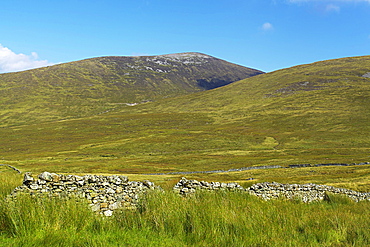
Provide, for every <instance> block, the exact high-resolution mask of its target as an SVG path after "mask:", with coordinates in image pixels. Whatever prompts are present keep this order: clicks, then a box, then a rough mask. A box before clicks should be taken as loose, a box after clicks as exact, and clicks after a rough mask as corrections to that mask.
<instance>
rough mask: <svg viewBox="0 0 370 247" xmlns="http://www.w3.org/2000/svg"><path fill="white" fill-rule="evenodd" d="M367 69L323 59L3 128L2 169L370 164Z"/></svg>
mask: <svg viewBox="0 0 370 247" xmlns="http://www.w3.org/2000/svg"><path fill="white" fill-rule="evenodd" d="M369 72H370V56H365V57H353V58H343V59H337V60H329V61H322V62H317V63H313V64H307V65H301V66H296V67H293V68H288V69H283V70H279V71H275V72H272V73H267V74H262V75H258V76H255V77H252V78H248V79H245V80H242V81H239V82H235V83H232V84H230V85H227V86H224V87H221V88H217V89H215V90H209V91H205V92H199V93H195V94H190V95H186V96H181V97H176V98H168V99H162V100H158V101H156V102H150V103H147V104H140V105H136V106H133V107H125V108H121V110H120V111H116V112H110V113H106V114H102V115H96V116H92V117H88V118H80V119H75V120H66V121H59V122H45V123H40V124H37V125H28V126H19V127H11V128H2V129H0V131H1V133H0V134H1V136H2V137H3V138H2V139H1V143H0V144H1V145H0V153H1V154H2V158H3V163H8V164H13V165H15V166H17V167H20V168H21V169H27V170H34V171H43V170H49V171H55V172H64V171H68V172H104V173H149V172H172V171H200V170H215V169H229V168H238V167H246V166H253V165H275V164H278V165H288V164H302V163H311V164H317V163H330V162H334V163H352V162H363V161H369V159H370V157H369V155H368V154H369V151H370V141H369V138H368V135H369V133H370V127H369V124H368V123H369V122H370V112H369V111H370V108H369V105H370V97H369V96H370V95H369V93H370V78H369V77H368V73H369ZM314 175H315V174H314V173H310V176H314ZM321 175H322V174H321ZM305 176H306V175H305ZM307 176H308V175H307Z"/></svg>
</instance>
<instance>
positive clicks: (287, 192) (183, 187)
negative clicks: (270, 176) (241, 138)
mask: <svg viewBox="0 0 370 247" xmlns="http://www.w3.org/2000/svg"><path fill="white" fill-rule="evenodd" d="M174 190H175V191H177V192H178V193H179V194H181V195H188V194H191V193H194V192H195V191H196V190H234V191H235V190H236V191H243V192H246V193H249V194H251V195H255V196H258V197H260V198H262V199H265V200H269V199H275V198H284V199H299V200H302V201H303V202H313V201H321V200H324V199H325V197H326V196H327V192H330V193H334V194H341V195H345V196H347V197H349V198H350V199H352V200H354V201H356V202H359V201H363V200H368V201H370V193H362V192H357V191H353V190H348V189H343V188H336V187H333V186H327V185H317V184H280V183H276V182H272V183H268V182H265V183H257V184H254V185H252V186H251V187H249V188H246V189H244V188H243V187H242V186H240V185H239V184H237V183H219V182H204V181H201V182H199V181H197V180H188V179H186V178H182V179H181V180H180V181H179V182H178V183H177V184H176V185H175V186H174Z"/></svg>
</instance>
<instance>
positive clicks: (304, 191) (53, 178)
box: [11, 172, 370, 216]
mask: <svg viewBox="0 0 370 247" xmlns="http://www.w3.org/2000/svg"><path fill="white" fill-rule="evenodd" d="M154 189H161V188H160V187H157V186H155V185H154V183H152V182H150V181H147V180H145V181H143V182H135V181H129V180H128V178H127V177H126V176H118V175H112V176H101V175H84V176H77V175H64V174H56V173H49V172H43V173H41V174H39V175H38V176H37V177H36V178H35V177H33V176H32V174H31V173H25V174H24V180H23V184H22V185H21V186H19V187H17V188H15V189H14V191H13V192H12V194H11V196H12V197H16V196H17V195H18V194H19V193H28V194H30V195H34V196H38V195H47V196H56V197H79V198H84V199H86V200H87V201H88V202H89V205H90V207H91V209H92V210H93V211H96V212H98V213H100V214H102V215H105V216H111V215H112V214H113V211H114V210H115V209H120V208H122V209H136V208H137V205H138V202H139V198H140V196H142V195H143V193H145V192H147V191H148V190H154ZM173 190H174V191H175V192H177V193H179V194H180V195H182V196H186V195H189V194H192V193H195V192H196V191H197V190H207V191H214V190H228V191H239V192H242V193H249V194H251V195H255V196H258V197H260V198H262V199H265V200H269V199H274V198H285V199H299V200H302V201H303V202H313V201H321V200H324V199H325V198H326V196H327V192H330V193H334V194H341V195H346V196H347V197H349V198H350V199H352V200H354V201H356V202H359V201H363V200H368V201H370V193H362V192H357V191H353V190H348V189H342V188H336V187H333V186H327V185H317V184H303V185H301V184H280V183H275V182H272V183H268V182H265V183H257V184H254V185H252V186H251V187H249V188H243V187H242V186H241V185H239V184H238V183H220V182H205V181H197V180H188V179H186V178H181V180H180V181H179V182H178V183H177V184H176V185H175V186H174V188H173Z"/></svg>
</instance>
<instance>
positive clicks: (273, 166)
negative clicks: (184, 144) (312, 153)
mask: <svg viewBox="0 0 370 247" xmlns="http://www.w3.org/2000/svg"><path fill="white" fill-rule="evenodd" d="M369 164H370V162H362V163H353V164H345V163H328V164H315V165H311V164H296V165H289V166H279V165H271V166H252V167H242V168H235V169H229V170H212V171H192V172H164V173H145V174H143V175H187V174H195V173H225V172H240V171H247V170H257V169H277V168H302V167H320V166H359V165H369Z"/></svg>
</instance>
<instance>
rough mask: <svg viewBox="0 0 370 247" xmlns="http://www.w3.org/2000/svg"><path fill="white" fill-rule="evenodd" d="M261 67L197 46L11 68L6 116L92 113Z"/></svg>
mask: <svg viewBox="0 0 370 247" xmlns="http://www.w3.org/2000/svg"><path fill="white" fill-rule="evenodd" d="M261 73H263V72H261V71H259V70H255V69H250V68H246V67H243V66H240V65H236V64H232V63H229V62H226V61H224V60H221V59H218V58H215V57H212V56H209V55H205V54H202V53H194V52H190V53H177V54H167V55H160V56H130V57H129V56H127V57H126V56H110V57H97V58H91V59H85V60H81V61H75V62H70V63H64V64H59V65H54V66H50V67H44V68H39V69H33V70H28V71H23V72H17V73H6V74H1V75H0V87H1V89H2V90H0V97H1V98H2V108H3V109H2V110H1V111H0V120H5V122H6V119H8V118H9V119H13V118H14V117H15V118H17V119H18V120H21V119H24V122H25V123H26V122H28V121H30V120H32V119H34V120H36V116H37V118H38V120H41V119H40V118H42V116H43V115H44V117H45V118H46V119H50V118H51V119H60V118H64V117H71V116H73V117H79V116H88V115H93V114H97V113H100V112H105V111H109V110H112V109H113V108H115V107H117V106H118V104H120V105H121V106H122V105H124V104H127V105H135V104H139V103H142V102H147V101H155V100H158V99H161V98H168V97H174V96H179V95H185V94H189V93H194V92H199V91H204V90H209V89H213V88H217V87H220V86H224V85H227V84H230V83H232V82H235V81H238V80H241V79H245V78H248V77H251V76H254V75H258V74H261ZM14 109H17V111H14ZM41 109H42V110H41ZM46 112H48V114H45V113H46ZM21 122H22V120H21ZM3 123H4V121H3Z"/></svg>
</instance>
